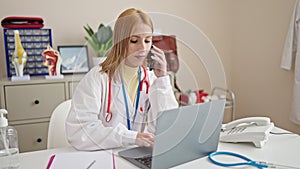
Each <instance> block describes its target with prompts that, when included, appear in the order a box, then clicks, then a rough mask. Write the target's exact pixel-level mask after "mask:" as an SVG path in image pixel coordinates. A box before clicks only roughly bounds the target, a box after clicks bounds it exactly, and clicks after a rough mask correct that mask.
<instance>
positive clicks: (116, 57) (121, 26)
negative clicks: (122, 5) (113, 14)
mask: <svg viewBox="0 0 300 169" xmlns="http://www.w3.org/2000/svg"><path fill="white" fill-rule="evenodd" d="M140 23H143V24H146V25H148V26H149V27H150V28H151V30H152V32H153V24H152V21H151V19H150V17H149V16H148V15H147V14H145V13H144V12H142V11H141V10H138V9H135V8H130V9H127V10H125V11H123V12H122V13H121V14H120V15H119V17H118V19H117V21H116V23H115V26H114V31H113V47H112V48H111V50H110V51H109V53H108V54H107V58H106V59H105V61H104V62H103V63H101V66H102V69H101V72H105V73H107V74H108V76H109V78H112V77H113V76H114V74H115V72H116V71H117V69H118V67H119V66H120V64H121V62H122V61H123V60H124V59H125V58H126V56H127V52H128V51H127V46H128V44H129V41H130V36H131V34H132V30H133V29H134V27H135V26H136V25H137V24H140Z"/></svg>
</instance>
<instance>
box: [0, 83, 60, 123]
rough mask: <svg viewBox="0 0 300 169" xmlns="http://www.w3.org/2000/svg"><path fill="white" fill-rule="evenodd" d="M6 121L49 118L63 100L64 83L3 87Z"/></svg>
mask: <svg viewBox="0 0 300 169" xmlns="http://www.w3.org/2000/svg"><path fill="white" fill-rule="evenodd" d="M5 99H6V108H7V111H8V112H9V113H8V120H9V121H15V120H26V119H38V118H49V117H50V116H51V113H52V111H53V110H54V108H55V107H56V106H57V105H58V104H59V103H61V102H63V101H64V100H65V86H64V83H51V84H30V85H20V86H18V85H16V86H5Z"/></svg>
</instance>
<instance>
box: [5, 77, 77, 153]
mask: <svg viewBox="0 0 300 169" xmlns="http://www.w3.org/2000/svg"><path fill="white" fill-rule="evenodd" d="M81 77H82V76H75V77H74V76H71V77H68V76H67V77H65V78H64V79H59V80H45V79H41V78H40V79H38V78H37V79H32V80H30V81H23V82H21V81H18V82H12V81H9V80H1V82H0V87H1V88H0V95H1V101H0V103H1V105H0V108H5V109H7V111H8V115H7V117H8V121H9V125H11V126H14V127H15V128H16V129H17V131H18V136H19V148H20V152H27V151H33V150H41V149H46V146H47V135H48V125H49V120H50V117H51V113H52V111H53V110H54V109H55V107H56V106H57V105H59V103H61V102H63V101H64V100H67V99H70V98H71V97H72V94H73V90H74V89H75V87H76V85H77V84H78V83H79V81H80V79H81Z"/></svg>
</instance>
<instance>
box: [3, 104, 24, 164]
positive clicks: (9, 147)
mask: <svg viewBox="0 0 300 169" xmlns="http://www.w3.org/2000/svg"><path fill="white" fill-rule="evenodd" d="M4 114H7V110H5V109H0V164H1V165H0V169H16V168H18V167H19V166H20V160H19V147H18V134H17V131H16V130H15V129H14V128H13V127H11V126H8V120H7V118H6V117H5V116H4Z"/></svg>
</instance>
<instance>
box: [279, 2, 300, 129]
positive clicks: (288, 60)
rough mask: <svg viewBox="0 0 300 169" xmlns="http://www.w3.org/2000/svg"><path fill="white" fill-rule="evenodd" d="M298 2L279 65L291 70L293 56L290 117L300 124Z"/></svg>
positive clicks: (299, 6)
mask: <svg viewBox="0 0 300 169" xmlns="http://www.w3.org/2000/svg"><path fill="white" fill-rule="evenodd" d="M299 40H300V3H299V1H296V4H295V8H294V12H293V15H292V18H291V22H290V27H289V30H288V34H287V37H286V42H285V46H284V49H283V56H282V61H281V67H282V68H283V69H286V70H291V68H292V63H293V58H294V56H295V78H294V89H293V90H294V92H293V101H292V108H291V113H290V119H291V121H293V122H294V123H297V124H300V42H299Z"/></svg>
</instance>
